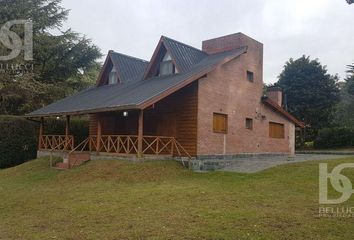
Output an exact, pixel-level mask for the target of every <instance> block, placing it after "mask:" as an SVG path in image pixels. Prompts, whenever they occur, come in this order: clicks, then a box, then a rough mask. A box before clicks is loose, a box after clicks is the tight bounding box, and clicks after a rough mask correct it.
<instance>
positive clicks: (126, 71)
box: [110, 51, 149, 82]
mask: <svg viewBox="0 0 354 240" xmlns="http://www.w3.org/2000/svg"><path fill="white" fill-rule="evenodd" d="M110 53H111V54H110V55H111V59H112V61H113V64H114V66H115V67H116V69H117V71H118V74H119V77H120V79H121V80H122V81H123V82H125V81H137V80H140V79H141V78H142V77H143V74H144V71H145V69H146V67H147V66H148V64H149V62H148V61H145V60H143V59H139V58H136V57H131V56H128V55H125V54H122V53H117V52H114V51H111V52H110Z"/></svg>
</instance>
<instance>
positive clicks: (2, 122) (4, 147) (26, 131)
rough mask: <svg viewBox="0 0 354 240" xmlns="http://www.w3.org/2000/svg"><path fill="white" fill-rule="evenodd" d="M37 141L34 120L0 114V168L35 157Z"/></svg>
mask: <svg viewBox="0 0 354 240" xmlns="http://www.w3.org/2000/svg"><path fill="white" fill-rule="evenodd" d="M37 141H38V135H37V129H36V125H35V123H34V122H30V121H28V120H26V119H24V118H21V117H14V116H0V168H6V167H11V166H15V165H17V164H20V163H23V162H25V161H27V160H28V159H33V158H35V157H36V150H37Z"/></svg>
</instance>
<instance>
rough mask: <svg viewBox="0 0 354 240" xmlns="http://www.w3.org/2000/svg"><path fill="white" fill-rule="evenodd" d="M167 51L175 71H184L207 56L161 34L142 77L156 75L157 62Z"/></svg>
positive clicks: (158, 62)
mask: <svg viewBox="0 0 354 240" xmlns="http://www.w3.org/2000/svg"><path fill="white" fill-rule="evenodd" d="M167 52H168V53H169V54H170V56H171V58H172V62H173V64H174V66H175V67H176V69H177V72H185V71H188V70H190V69H191V68H192V67H193V66H194V65H195V64H197V63H198V62H200V61H201V60H202V59H204V58H205V57H207V56H208V54H207V53H205V52H203V51H201V50H199V49H196V48H194V47H191V46H189V45H186V44H184V43H181V42H178V41H176V40H173V39H171V38H168V37H165V36H161V38H160V40H159V43H158V44H157V46H156V48H155V51H154V53H153V55H152V57H151V60H150V63H149V66H148V67H147V69H146V71H145V74H144V79H146V78H149V77H153V76H156V75H157V73H158V70H159V64H160V62H161V61H162V58H163V57H164V56H165V55H166V53H167Z"/></svg>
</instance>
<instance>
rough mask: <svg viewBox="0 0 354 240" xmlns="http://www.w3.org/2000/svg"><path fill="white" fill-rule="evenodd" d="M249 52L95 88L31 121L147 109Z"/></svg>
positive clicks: (214, 56) (208, 58) (42, 111)
mask: <svg viewBox="0 0 354 240" xmlns="http://www.w3.org/2000/svg"><path fill="white" fill-rule="evenodd" d="M245 52H247V47H242V48H239V49H236V50H232V51H227V52H222V53H217V54H212V55H206V56H205V57H204V58H203V59H202V60H201V61H199V62H198V63H197V64H195V65H193V66H191V67H190V69H189V70H186V71H184V72H180V73H177V74H173V75H167V76H161V77H152V78H149V79H143V78H141V79H140V80H136V81H128V82H123V83H122V84H113V85H104V86H94V87H91V88H89V89H87V90H84V91H82V92H79V93H77V94H75V95H72V96H69V97H67V98H64V99H62V100H60V101H58V102H54V103H52V104H50V105H48V106H46V107H44V108H41V109H39V110H37V111H34V112H32V113H30V114H28V116H29V117H40V116H48V115H66V114H67V115H70V114H86V113H93V112H104V111H114V110H123V109H144V108H146V107H148V106H150V105H152V104H154V103H155V102H157V101H159V100H160V99H161V98H163V97H166V96H168V95H169V94H172V93H173V92H175V91H177V90H179V89H181V88H183V87H184V86H186V85H188V84H190V83H192V82H193V81H195V80H197V79H199V78H201V77H203V76H204V75H205V74H207V73H209V72H210V71H212V70H214V69H215V68H217V67H218V66H221V65H222V64H224V63H226V62H229V61H231V60H232V59H234V58H236V57H238V56H240V55H242V54H243V53H245Z"/></svg>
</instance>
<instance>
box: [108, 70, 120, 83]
mask: <svg viewBox="0 0 354 240" xmlns="http://www.w3.org/2000/svg"><path fill="white" fill-rule="evenodd" d="M116 83H118V77H117V71H116V69H115V67H114V66H113V67H112V70H111V71H110V73H109V76H108V84H116Z"/></svg>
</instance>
